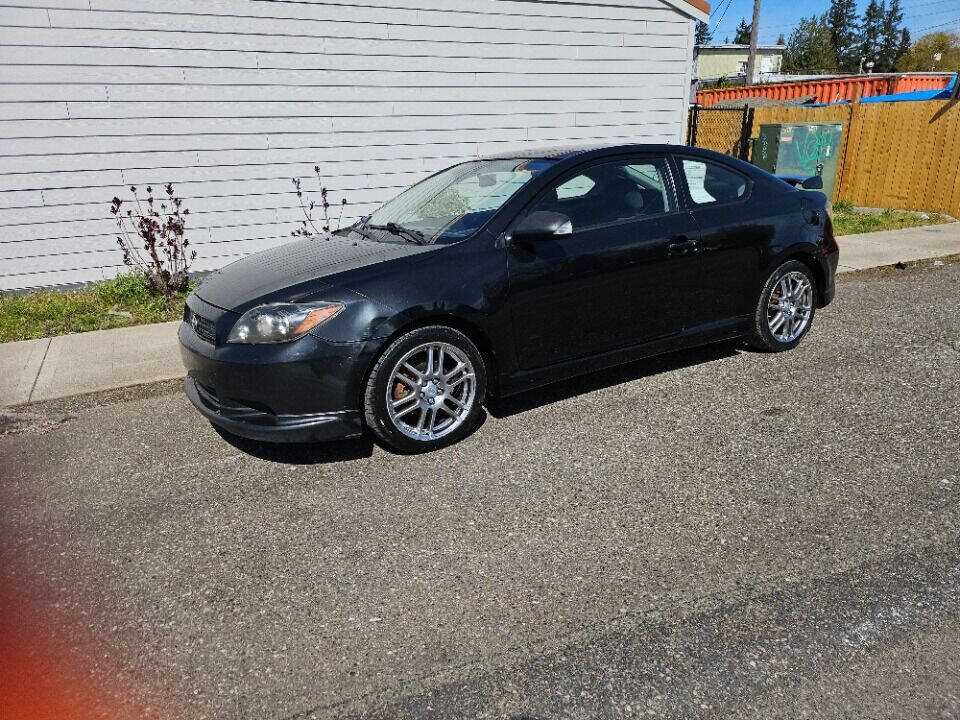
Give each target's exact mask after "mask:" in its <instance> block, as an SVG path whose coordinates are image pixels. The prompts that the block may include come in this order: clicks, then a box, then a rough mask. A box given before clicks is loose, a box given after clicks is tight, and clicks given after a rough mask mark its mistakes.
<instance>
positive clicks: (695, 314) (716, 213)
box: [674, 154, 781, 330]
mask: <svg viewBox="0 0 960 720" xmlns="http://www.w3.org/2000/svg"><path fill="white" fill-rule="evenodd" d="M674 161H675V162H674V168H675V172H676V175H677V176H678V177H679V179H680V182H679V186H680V188H679V189H680V191H681V193H682V194H683V195H684V201H685V202H686V204H687V206H688V207H689V208H690V212H691V213H692V215H693V217H694V219H695V220H696V222H697V226H698V228H699V230H700V239H699V242H698V245H697V253H696V254H697V259H698V263H697V276H696V278H695V280H694V281H693V282H692V283H691V284H690V286H689V288H688V293H687V302H686V303H685V304H684V312H685V315H686V317H685V318H684V320H683V327H684V329H686V330H693V329H695V328H697V327H706V326H710V325H716V324H722V323H724V322H725V321H728V320H732V319H734V318H738V317H743V316H745V315H749V314H751V313H752V312H753V311H754V309H755V305H756V300H757V289H756V283H757V277H758V274H759V272H760V261H761V249H762V247H763V245H764V243H766V242H768V241H769V239H770V236H771V234H772V232H773V226H772V225H771V224H769V223H764V222H763V221H762V219H761V217H762V215H763V212H761V211H760V210H759V209H758V208H756V207H755V205H756V203H752V202H751V191H752V181H751V180H750V178H748V177H747V176H746V175H745V174H743V173H741V172H740V171H739V170H737V169H735V168H733V167H731V166H729V165H727V164H726V163H721V162H720V161H714V160H707V159H705V158H702V157H698V156H692V155H683V154H678V155H676V156H675V157H674ZM767 212H768V213H769V212H777V213H778V212H781V209H779V208H772V209H769V210H768V211H767Z"/></svg>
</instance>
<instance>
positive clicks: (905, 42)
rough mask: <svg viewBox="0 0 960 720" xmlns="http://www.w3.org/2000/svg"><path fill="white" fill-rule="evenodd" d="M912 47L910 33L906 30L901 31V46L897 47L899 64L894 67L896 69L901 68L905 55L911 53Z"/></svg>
mask: <svg viewBox="0 0 960 720" xmlns="http://www.w3.org/2000/svg"><path fill="white" fill-rule="evenodd" d="M911 47H912V45H911V42H910V31H909V30H907V29H906V28H904V29H903V30H901V31H900V44H899V45H898V46H897V62H896V64H895V65H894V68H895V69H896V68H899V67H900V62H901V60H903V57H904V55H906V54H907V53H908V52H910V48H911Z"/></svg>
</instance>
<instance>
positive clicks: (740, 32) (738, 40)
mask: <svg viewBox="0 0 960 720" xmlns="http://www.w3.org/2000/svg"><path fill="white" fill-rule="evenodd" d="M751 25H752V23H751ZM751 25H747V21H746V19H745V18H740V24H739V25H737V31H736V33H735V34H734V36H733V42H734V44H735V45H748V44H749V43H750V29H751Z"/></svg>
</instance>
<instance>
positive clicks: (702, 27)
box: [693, 20, 713, 45]
mask: <svg viewBox="0 0 960 720" xmlns="http://www.w3.org/2000/svg"><path fill="white" fill-rule="evenodd" d="M693 39H694V43H695V44H697V45H709V44H710V41H711V40H713V33H712V32H710V26H709V25H707V24H706V23H705V22H703V21H701V20H697V30H696V33H695V34H694V36H693Z"/></svg>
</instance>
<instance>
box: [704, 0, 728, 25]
mask: <svg viewBox="0 0 960 720" xmlns="http://www.w3.org/2000/svg"><path fill="white" fill-rule="evenodd" d="M732 2H733V0H727V6H726V7H725V8H724V9H723V12H722V13H720V19H719V20H717V24H716V25H714V26H713V28H712V29H711V30H710V31H709V32H711V33H713V32H716V31H717V30H718V29H719V28H720V23H722V22H723V16H724V15H726V14H727V10H729V9H730V4H731V3H732ZM720 4H721V5H722V4H723V1H722V0H721V2H720ZM717 9H718V10H719V8H717Z"/></svg>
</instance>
